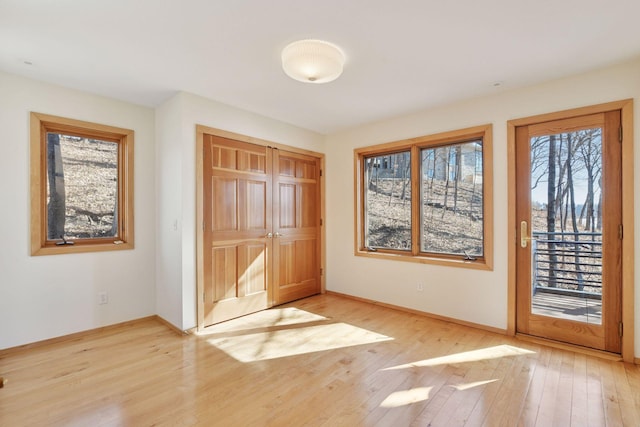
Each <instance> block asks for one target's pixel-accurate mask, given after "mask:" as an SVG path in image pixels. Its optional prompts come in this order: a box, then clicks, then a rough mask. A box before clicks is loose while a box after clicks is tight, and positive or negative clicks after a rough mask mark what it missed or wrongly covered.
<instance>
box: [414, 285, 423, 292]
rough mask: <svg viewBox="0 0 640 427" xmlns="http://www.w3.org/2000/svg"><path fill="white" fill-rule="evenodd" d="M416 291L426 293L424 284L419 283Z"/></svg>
mask: <svg viewBox="0 0 640 427" xmlns="http://www.w3.org/2000/svg"><path fill="white" fill-rule="evenodd" d="M416 291H418V292H422V291H424V284H422V283H418V285H417V286H416Z"/></svg>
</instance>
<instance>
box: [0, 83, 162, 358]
mask: <svg viewBox="0 0 640 427" xmlns="http://www.w3.org/2000/svg"><path fill="white" fill-rule="evenodd" d="M31 111H35V112H40V113H46V114H52V115H56V116H63V117H70V118H74V119H78V120H86V121H92V122H96V123H102V124H107V125H113V126H118V127H123V128H128V129H133V130H134V131H135V153H134V156H135V165H134V167H135V173H134V186H135V189H134V191H135V249H134V250H126V251H114V252H102V253H85V254H68V255H50V256H38V257H32V256H30V248H29V242H30V237H29V236H30V234H29V223H30V219H29V215H30V206H29V112H31ZM0 129H1V130H2V132H1V134H2V137H1V138H0V149H1V152H2V155H0V349H2V348H8V347H14V346H17V345H21V344H26V343H31V342H35V341H40V340H43V339H48V338H53V337H57V336H61V335H67V334H71V333H74V332H78V331H83V330H87V329H93V328H97V327H100V326H105V325H110V324H113V323H118V322H123V321H126V320H131V319H137V318H140V317H145V316H149V315H152V314H154V313H155V277H154V273H155V267H154V264H155V260H154V253H155V237H154V223H155V210H154V206H155V192H154V188H155V186H154V161H155V160H154V156H155V150H154V111H153V110H152V109H149V108H144V107H140V106H135V105H131V104H127V103H124V102H118V101H114V100H111V99H107V98H103V97H99V96H94V95H89V94H86V93H82V92H78V91H74V90H69V89H65V88H62V87H59V86H54V85H50V84H47V83H42V82H36V81H33V80H29V79H26V78H22V77H17V76H14V75H10V74H6V73H2V72H0ZM99 291H106V292H108V294H109V303H108V304H106V305H98V300H97V294H98V292H99Z"/></svg>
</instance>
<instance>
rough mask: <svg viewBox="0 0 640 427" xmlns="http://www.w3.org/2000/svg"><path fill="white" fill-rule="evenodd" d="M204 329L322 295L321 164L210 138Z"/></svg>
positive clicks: (206, 146) (205, 181) (205, 180)
mask: <svg viewBox="0 0 640 427" xmlns="http://www.w3.org/2000/svg"><path fill="white" fill-rule="evenodd" d="M202 150H203V152H202V162H203V164H202V170H203V173H202V192H203V195H202V199H203V200H202V217H203V231H202V246H203V247H202V270H203V272H202V282H203V283H202V284H201V288H202V299H203V300H202V301H203V304H202V309H203V311H204V316H203V317H204V319H203V323H204V326H207V325H211V324H214V323H219V322H222V321H225V320H229V319H232V318H235V317H239V316H242V315H245V314H249V313H253V312H256V311H259V310H264V309H266V308H269V307H271V306H273V305H278V304H283V303H286V302H289V301H293V300H295V299H299V298H303V297H306V296H310V295H314V294H317V293H319V292H320V191H319V188H320V160H319V159H318V158H316V157H312V156H309V155H305V154H298V153H290V152H285V151H282V150H278V149H275V148H272V147H267V146H262V145H255V144H250V143H247V142H243V141H236V140H233V139H228V138H223V137H220V136H216V135H209V134H204V137H203V145H202Z"/></svg>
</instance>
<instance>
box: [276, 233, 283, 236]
mask: <svg viewBox="0 0 640 427" xmlns="http://www.w3.org/2000/svg"><path fill="white" fill-rule="evenodd" d="M274 236H275V237H280V236H282V234H280V233H276V234H274Z"/></svg>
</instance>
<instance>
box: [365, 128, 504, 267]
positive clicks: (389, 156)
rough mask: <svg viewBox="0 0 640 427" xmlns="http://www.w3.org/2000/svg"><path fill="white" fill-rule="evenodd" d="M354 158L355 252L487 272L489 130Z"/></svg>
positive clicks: (426, 140)
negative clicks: (355, 190) (478, 269)
mask: <svg viewBox="0 0 640 427" xmlns="http://www.w3.org/2000/svg"><path fill="white" fill-rule="evenodd" d="M355 158H356V167H357V174H356V176H357V183H356V188H357V196H356V203H357V211H358V212H357V215H356V230H357V231H356V254H358V255H364V256H375V257H384V258H395V259H402V260H410V261H418V262H432V263H439V264H447V265H456V264H459V265H462V266H469V267H474V268H485V269H491V268H492V250H493V244H492V243H493V241H492V239H493V237H492V227H493V224H492V222H493V215H492V210H491V209H492V203H493V202H492V197H491V194H492V193H491V190H492V185H493V184H492V174H491V164H492V147H491V125H487V126H479V127H475V128H470V129H463V130H459V131H453V132H446V133H442V134H438V135H430V136H424V137H419V138H412V139H411V140H406V141H399V142H395V143H390V144H383V145H379V146H374V147H365V148H361V149H356V150H355ZM485 165H487V166H486V167H485Z"/></svg>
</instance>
